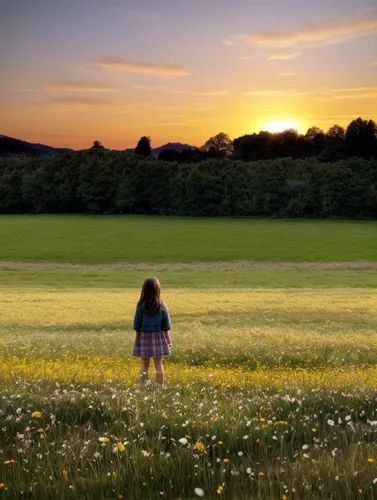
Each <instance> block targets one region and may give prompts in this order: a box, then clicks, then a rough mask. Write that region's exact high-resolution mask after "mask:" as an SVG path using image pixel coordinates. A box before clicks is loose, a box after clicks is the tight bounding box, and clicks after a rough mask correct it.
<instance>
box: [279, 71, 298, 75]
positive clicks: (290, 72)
mask: <svg viewBox="0 0 377 500" xmlns="http://www.w3.org/2000/svg"><path fill="white" fill-rule="evenodd" d="M297 75H298V73H297V72H296V71H286V72H285V73H279V76H297Z"/></svg>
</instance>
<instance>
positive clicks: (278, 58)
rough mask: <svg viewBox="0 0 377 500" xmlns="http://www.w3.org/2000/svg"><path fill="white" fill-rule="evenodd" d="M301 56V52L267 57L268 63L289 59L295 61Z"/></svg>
mask: <svg viewBox="0 0 377 500" xmlns="http://www.w3.org/2000/svg"><path fill="white" fill-rule="evenodd" d="M300 55H301V52H293V53H291V54H271V55H270V56H268V57H267V61H288V60H289V59H294V58H296V57H299V56H300Z"/></svg>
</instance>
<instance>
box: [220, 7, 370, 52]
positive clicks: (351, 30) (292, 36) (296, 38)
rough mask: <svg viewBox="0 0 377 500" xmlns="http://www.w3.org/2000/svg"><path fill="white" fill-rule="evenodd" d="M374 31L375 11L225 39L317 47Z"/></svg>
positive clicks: (273, 46)
mask: <svg viewBox="0 0 377 500" xmlns="http://www.w3.org/2000/svg"><path fill="white" fill-rule="evenodd" d="M375 33H377V13H376V12H373V13H372V14H371V15H369V16H364V17H362V16H360V15H357V14H356V15H354V16H352V17H349V18H344V19H340V20H337V21H331V22H324V23H320V24H319V23H318V24H308V25H307V26H304V27H302V28H289V29H276V30H265V31H256V32H254V33H249V34H243V35H235V36H233V37H231V38H230V40H228V42H230V43H229V44H232V45H257V46H262V47H270V48H282V47H294V46H303V47H308V48H310V47H318V46H321V45H329V44H333V43H340V42H344V41H346V40H351V39H353V38H358V37H361V36H365V35H370V34H375Z"/></svg>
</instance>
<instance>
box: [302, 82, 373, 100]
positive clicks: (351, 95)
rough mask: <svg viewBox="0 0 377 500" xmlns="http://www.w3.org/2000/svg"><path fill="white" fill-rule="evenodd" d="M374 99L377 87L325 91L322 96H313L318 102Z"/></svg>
mask: <svg viewBox="0 0 377 500" xmlns="http://www.w3.org/2000/svg"><path fill="white" fill-rule="evenodd" d="M374 97H377V85H371V86H364V87H353V88H344V89H342V88H336V89H323V92H322V94H321V95H317V96H313V97H312V98H313V99H315V100H317V101H332V100H334V99H336V100H339V99H372V98H374Z"/></svg>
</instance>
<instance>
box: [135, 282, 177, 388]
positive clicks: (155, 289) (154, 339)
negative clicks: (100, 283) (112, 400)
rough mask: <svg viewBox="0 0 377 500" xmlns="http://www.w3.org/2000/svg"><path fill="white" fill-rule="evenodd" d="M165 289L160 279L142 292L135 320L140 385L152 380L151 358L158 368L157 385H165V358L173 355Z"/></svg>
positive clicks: (148, 283)
mask: <svg viewBox="0 0 377 500" xmlns="http://www.w3.org/2000/svg"><path fill="white" fill-rule="evenodd" d="M160 294H161V285H160V282H159V281H158V279H157V278H148V279H146V280H145V281H144V283H143V287H142V289H141V295H140V299H139V302H138V303H137V306H136V313H135V317H134V330H135V331H136V338H135V344H134V349H133V353H132V355H133V356H137V357H139V358H141V367H140V374H139V378H140V382H142V381H144V380H147V379H148V369H149V362H150V358H153V361H154V366H155V368H156V382H157V383H158V384H163V383H164V367H163V365H162V358H163V356H169V355H170V354H171V349H172V347H173V346H172V342H171V338H170V334H169V330H170V317H169V311H168V308H167V306H166V304H165V303H164V302H163V301H162V300H161V298H160Z"/></svg>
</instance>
